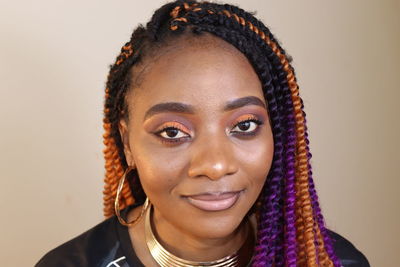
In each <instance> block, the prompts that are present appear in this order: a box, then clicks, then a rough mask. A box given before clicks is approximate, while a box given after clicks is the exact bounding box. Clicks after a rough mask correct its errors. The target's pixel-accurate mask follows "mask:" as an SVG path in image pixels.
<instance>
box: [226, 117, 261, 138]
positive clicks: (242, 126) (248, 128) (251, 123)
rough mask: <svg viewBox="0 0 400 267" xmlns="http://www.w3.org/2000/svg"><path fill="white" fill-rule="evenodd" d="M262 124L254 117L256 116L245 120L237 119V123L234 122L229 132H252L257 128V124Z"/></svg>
mask: <svg viewBox="0 0 400 267" xmlns="http://www.w3.org/2000/svg"><path fill="white" fill-rule="evenodd" d="M261 124H262V121H260V120H258V119H256V118H249V119H246V120H242V121H239V122H238V123H236V124H235V126H234V127H233V129H232V130H231V133H234V134H244V135H248V134H250V135H251V134H254V133H256V131H257V130H258V128H259V126H260V125H261Z"/></svg>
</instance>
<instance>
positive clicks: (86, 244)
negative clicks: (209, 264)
mask: <svg viewBox="0 0 400 267" xmlns="http://www.w3.org/2000/svg"><path fill="white" fill-rule="evenodd" d="M329 233H330V234H331V237H332V238H333V239H334V240H335V241H336V242H335V245H334V248H335V251H336V254H337V256H338V257H339V259H340V261H341V263H342V265H343V266H345V267H368V266H369V263H368V260H367V259H366V258H365V257H364V255H363V254H362V253H361V252H360V251H358V250H357V249H356V248H355V247H354V246H353V245H352V244H351V243H350V242H349V241H348V240H346V239H345V238H343V237H342V236H340V235H338V234H336V233H334V232H332V231H329ZM35 266H36V267H49V266H57V267H72V266H74V267H75V266H80V267H86V266H88V267H89V266H90V267H92V266H93V267H142V266H144V265H143V264H142V263H141V262H140V260H139V259H138V257H137V256H136V254H135V252H134V250H133V248H132V244H131V240H130V237H129V233H128V229H127V228H126V227H125V226H122V225H121V224H120V223H119V222H118V220H117V219H116V217H112V218H110V219H108V220H106V221H104V222H102V223H100V224H98V225H97V226H95V227H94V228H92V229H90V230H89V231H87V232H85V233H83V234H81V235H80V236H78V237H76V238H74V239H72V240H70V241H68V242H67V243H65V244H63V245H61V246H59V247H57V248H55V249H53V250H52V251H50V252H48V253H47V254H46V255H45V256H44V257H43V258H42V259H41V260H40V261H39V262H38V263H37V264H36V265H35Z"/></svg>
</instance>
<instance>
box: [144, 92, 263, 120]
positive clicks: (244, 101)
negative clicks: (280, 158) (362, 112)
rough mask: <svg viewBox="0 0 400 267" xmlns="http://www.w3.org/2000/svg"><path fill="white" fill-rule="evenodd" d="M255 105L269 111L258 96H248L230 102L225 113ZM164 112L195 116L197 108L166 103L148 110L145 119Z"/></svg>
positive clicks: (225, 107)
mask: <svg viewBox="0 0 400 267" xmlns="http://www.w3.org/2000/svg"><path fill="white" fill-rule="evenodd" d="M249 105H255V106H260V107H262V108H264V109H267V107H266V105H265V104H264V102H263V101H262V100H261V99H260V98H258V97H256V96H246V97H242V98H238V99H235V100H232V101H229V102H227V103H226V104H225V106H224V108H223V109H222V110H223V111H230V110H234V109H238V108H241V107H244V106H249ZM164 112H173V113H183V114H194V113H195V108H194V107H193V106H191V105H188V104H184V103H180V102H165V103H160V104H156V105H154V106H152V107H151V108H150V109H148V110H147V111H146V113H145V115H144V119H145V120H146V119H147V118H149V117H151V116H153V115H156V114H159V113H164Z"/></svg>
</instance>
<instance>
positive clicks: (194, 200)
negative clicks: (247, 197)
mask: <svg viewBox="0 0 400 267" xmlns="http://www.w3.org/2000/svg"><path fill="white" fill-rule="evenodd" d="M240 193H241V191H235V192H213V193H204V194H198V195H191V196H186V197H185V198H186V199H187V200H188V201H189V203H190V204H192V205H193V206H195V207H196V208H199V209H201V210H204V211H222V210H226V209H229V208H230V207H232V206H233V205H234V204H235V203H236V201H237V200H238V198H239V196H240Z"/></svg>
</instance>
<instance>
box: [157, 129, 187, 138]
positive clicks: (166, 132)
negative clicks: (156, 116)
mask: <svg viewBox="0 0 400 267" xmlns="http://www.w3.org/2000/svg"><path fill="white" fill-rule="evenodd" d="M158 135H159V136H161V137H162V138H165V139H178V138H183V137H188V136H189V135H188V134H187V133H184V132H182V131H181V130H180V129H178V128H175V127H166V128H164V129H163V130H161V131H159V132H158Z"/></svg>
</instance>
